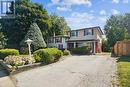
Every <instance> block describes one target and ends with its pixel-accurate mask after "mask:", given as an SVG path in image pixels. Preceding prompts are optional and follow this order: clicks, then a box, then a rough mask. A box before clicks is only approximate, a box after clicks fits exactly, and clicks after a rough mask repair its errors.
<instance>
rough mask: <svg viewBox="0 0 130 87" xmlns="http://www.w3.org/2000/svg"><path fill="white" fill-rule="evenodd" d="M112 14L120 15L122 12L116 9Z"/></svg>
mask: <svg viewBox="0 0 130 87" xmlns="http://www.w3.org/2000/svg"><path fill="white" fill-rule="evenodd" d="M111 12H112V15H118V14H120V11H118V10H116V9H112V10H111Z"/></svg>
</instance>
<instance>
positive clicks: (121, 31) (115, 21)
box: [105, 15, 130, 47]
mask: <svg viewBox="0 0 130 87" xmlns="http://www.w3.org/2000/svg"><path fill="white" fill-rule="evenodd" d="M105 31H106V36H107V40H108V43H109V45H110V47H113V46H114V45H115V43H116V42H117V41H122V40H128V39H129V38H130V36H129V33H128V28H127V27H125V25H124V16H121V15H119V16H111V18H110V19H108V20H107V23H106V25H105Z"/></svg>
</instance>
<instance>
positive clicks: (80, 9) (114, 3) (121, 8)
mask: <svg viewBox="0 0 130 87" xmlns="http://www.w3.org/2000/svg"><path fill="white" fill-rule="evenodd" d="M0 1H1V0H0ZM31 2H35V3H40V4H43V6H44V8H45V9H47V11H48V13H49V14H51V13H56V14H57V15H59V16H61V17H64V18H65V20H66V21H67V23H68V25H69V26H70V28H71V29H72V30H73V29H79V28H80V29H81V28H86V27H95V26H100V27H101V28H102V29H103V27H104V25H105V23H106V20H107V19H108V18H109V17H110V16H111V15H120V14H125V13H130V0H31Z"/></svg>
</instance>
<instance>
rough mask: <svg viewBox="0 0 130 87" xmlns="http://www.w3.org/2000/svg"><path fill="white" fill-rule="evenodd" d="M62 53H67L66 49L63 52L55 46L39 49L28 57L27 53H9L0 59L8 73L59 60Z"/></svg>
mask: <svg viewBox="0 0 130 87" xmlns="http://www.w3.org/2000/svg"><path fill="white" fill-rule="evenodd" d="M63 54H64V55H65V56H66V55H69V54H70V52H69V51H68V50H64V51H63V52H62V51H61V50H59V49H57V48H46V49H39V50H37V51H35V52H34V53H33V56H32V57H31V58H30V57H29V56H28V55H9V56H6V57H5V58H4V60H1V61H0V64H1V65H3V66H4V67H5V68H6V70H7V71H8V73H9V74H15V73H19V72H22V71H25V70H28V69H31V68H35V67H38V66H41V65H46V64H50V63H54V62H57V61H59V59H60V58H61V57H62V56H63Z"/></svg>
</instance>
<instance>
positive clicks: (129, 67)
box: [118, 57, 130, 87]
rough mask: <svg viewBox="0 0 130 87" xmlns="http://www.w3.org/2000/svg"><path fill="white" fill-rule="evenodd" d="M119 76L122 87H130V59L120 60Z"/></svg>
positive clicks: (122, 58) (121, 58) (123, 58)
mask: <svg viewBox="0 0 130 87" xmlns="http://www.w3.org/2000/svg"><path fill="white" fill-rule="evenodd" d="M118 76H119V82H120V86H121V87H130V57H120V58H119V60H118Z"/></svg>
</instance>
